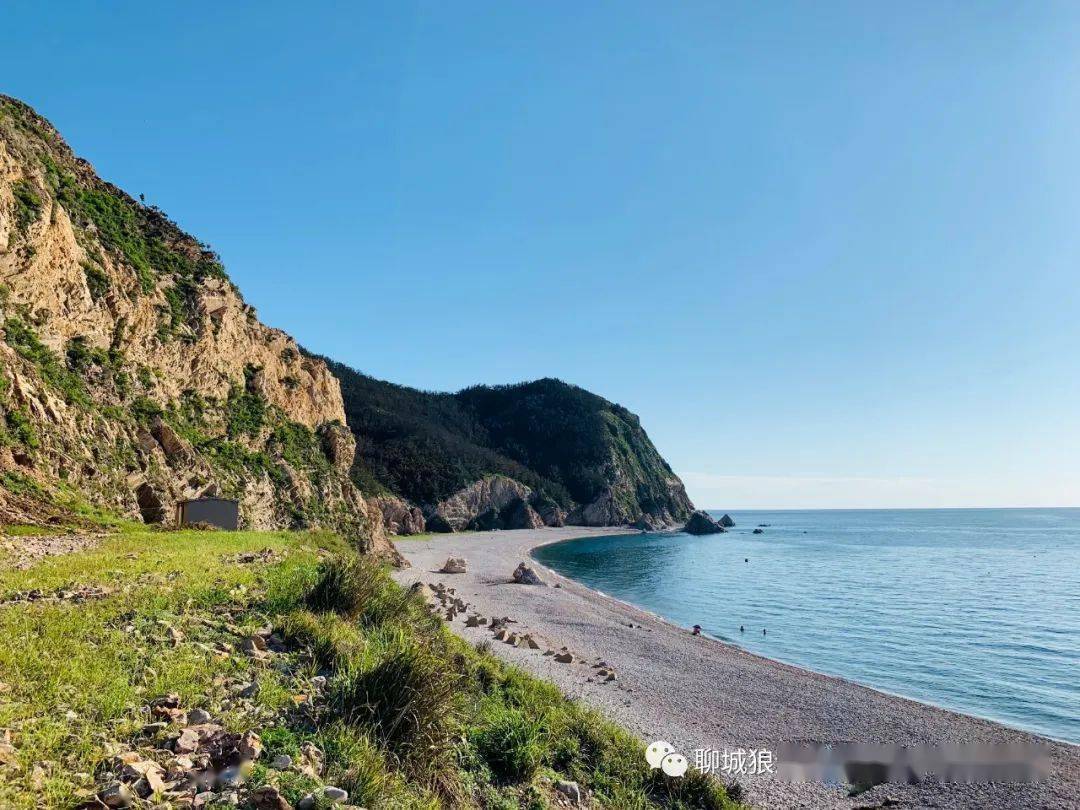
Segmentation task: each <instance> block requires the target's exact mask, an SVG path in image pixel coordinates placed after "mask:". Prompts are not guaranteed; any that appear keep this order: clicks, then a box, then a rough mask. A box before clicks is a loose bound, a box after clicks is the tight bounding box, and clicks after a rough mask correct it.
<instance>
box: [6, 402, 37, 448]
mask: <svg viewBox="0 0 1080 810" xmlns="http://www.w3.org/2000/svg"><path fill="white" fill-rule="evenodd" d="M4 422H5V423H6V426H7V434H8V438H10V439H11V440H13V441H15V442H17V443H18V444H21V445H23V446H24V447H26V448H29V449H30V450H36V449H37V448H38V447H39V446H40V445H41V442H40V441H38V437H37V431H35V430H34V423H33V422H31V421H30V414H29V413H27V412H26V409H25V408H18V409H17V410H14V411H8V412H7V414H6V415H5V417H4Z"/></svg>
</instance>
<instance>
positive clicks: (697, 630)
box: [690, 624, 701, 636]
mask: <svg viewBox="0 0 1080 810" xmlns="http://www.w3.org/2000/svg"><path fill="white" fill-rule="evenodd" d="M690 635H692V636H700V635H701V625H700V624H695V625H694V629H693V630H691V631H690Z"/></svg>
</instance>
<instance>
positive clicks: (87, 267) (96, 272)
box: [82, 262, 109, 301]
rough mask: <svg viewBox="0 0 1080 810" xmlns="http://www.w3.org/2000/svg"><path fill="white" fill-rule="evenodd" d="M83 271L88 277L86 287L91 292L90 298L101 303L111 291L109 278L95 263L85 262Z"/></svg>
mask: <svg viewBox="0 0 1080 810" xmlns="http://www.w3.org/2000/svg"><path fill="white" fill-rule="evenodd" d="M82 269H83V273H84V274H85V275H86V287H87V289H88V290H90V297H91V298H93V299H94V300H95V301H100V300H101V299H102V298H104V297H105V294H106V293H107V292H108V291H109V277H108V276H107V275H106V274H105V271H104V270H102V269H101V267H99V266H98V265H97V264H95V263H94V262H83V265H82Z"/></svg>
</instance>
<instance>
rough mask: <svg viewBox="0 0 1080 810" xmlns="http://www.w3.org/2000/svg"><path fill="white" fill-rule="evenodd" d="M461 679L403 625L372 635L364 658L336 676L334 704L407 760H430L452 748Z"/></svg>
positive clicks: (339, 714) (337, 713)
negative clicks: (424, 758) (421, 757)
mask: <svg viewBox="0 0 1080 810" xmlns="http://www.w3.org/2000/svg"><path fill="white" fill-rule="evenodd" d="M460 688H461V678H460V676H459V675H458V674H457V673H456V672H454V671H453V670H452V669H451V668H450V667H448V666H447V665H446V660H445V658H444V657H442V656H440V655H438V654H437V652H436V651H435V650H434V645H432V644H431V643H430V639H419V638H417V637H416V636H414V635H413V634H411V633H410V632H409V631H407V630H403V629H401V628H384V629H383V630H381V631H379V632H377V633H373V634H371V635H370V636H369V639H368V645H367V647H366V648H365V650H364V654H363V656H361V659H360V660H359V662H357V663H354V664H352V665H350V666H349V667H348V668H346V669H345V670H343V671H341V672H340V673H339V674H338V675H337V676H336V677H335V678H334V680H333V681H332V686H331V689H330V696H329V706H330V709H331V711H332V712H333V714H334V715H335V716H337V717H340V718H341V719H342V720H343V721H345V722H346V723H348V724H349V725H353V726H358V727H360V728H363V729H366V730H368V731H370V732H371V734H372V735H373V736H374V738H375V739H376V740H377V741H378V742H379V743H380V744H381V745H383V746H385V747H386V748H387V750H389V751H391V752H393V753H394V754H396V755H398V756H399V757H401V758H402V759H404V760H413V764H416V763H417V761H418V760H417V759H415V757H416V756H417V755H422V756H423V757H426V758H427V759H428V760H429V761H430V760H431V759H432V758H434V755H435V754H436V753H437V752H439V751H445V750H447V749H448V748H449V747H450V738H451V734H452V731H453V728H454V726H455V724H456V718H457V709H458V702H459V697H460Z"/></svg>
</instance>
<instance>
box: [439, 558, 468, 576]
mask: <svg viewBox="0 0 1080 810" xmlns="http://www.w3.org/2000/svg"><path fill="white" fill-rule="evenodd" d="M465 567H466V563H465V558H464V557H447V558H446V562H445V563H444V564H443V567H442V571H441V572H442V573H443V574H464V573H465Z"/></svg>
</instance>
